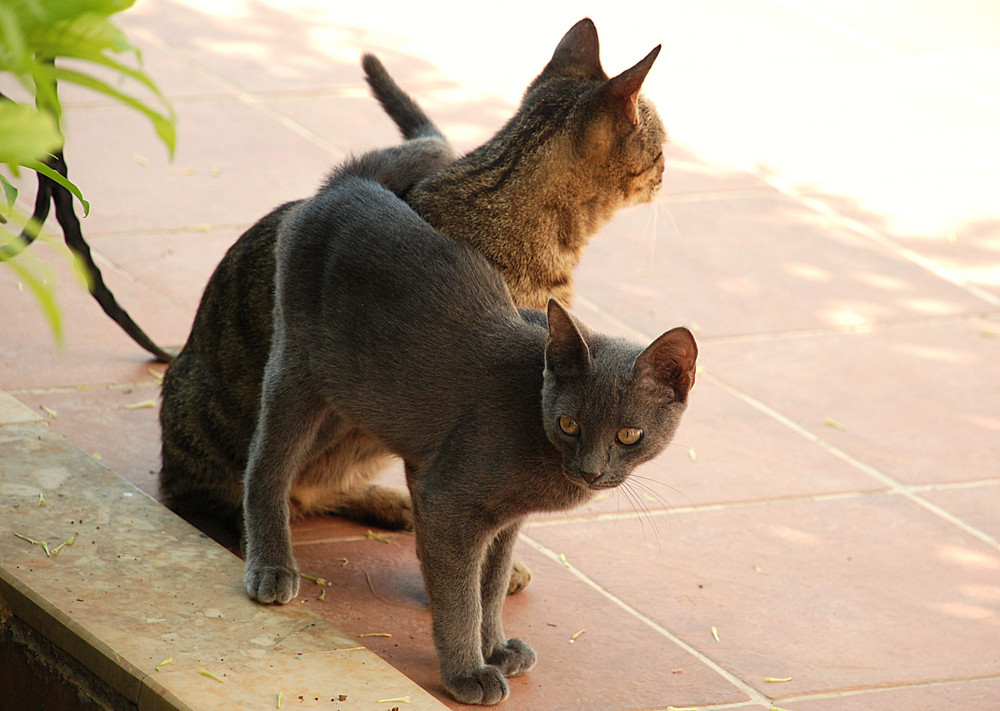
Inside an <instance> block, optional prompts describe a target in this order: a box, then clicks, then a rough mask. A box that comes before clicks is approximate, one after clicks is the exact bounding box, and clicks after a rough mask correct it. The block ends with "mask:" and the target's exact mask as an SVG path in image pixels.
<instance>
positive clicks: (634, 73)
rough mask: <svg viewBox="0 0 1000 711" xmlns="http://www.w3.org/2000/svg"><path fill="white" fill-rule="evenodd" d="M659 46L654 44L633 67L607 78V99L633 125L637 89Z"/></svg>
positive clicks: (654, 58) (643, 79)
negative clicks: (612, 77)
mask: <svg viewBox="0 0 1000 711" xmlns="http://www.w3.org/2000/svg"><path fill="white" fill-rule="evenodd" d="M661 46H662V45H656V46H655V47H653V51H651V52H650V53H649V54H647V55H646V56H645V57H644V58H643V59H642V60H640V62H639V63H638V64H636V65H635V66H634V67H632V68H631V69H626V70H625V71H624V72H622V73H621V74H619V75H618V76H616V77H615V78H614V79H609V80H608V85H607V89H606V92H607V93H606V96H607V97H608V100H609V101H611V102H613V103H614V104H616V106H617V107H619V109H620V110H621V111H622V112H623V114H624V116H625V118H626V119H627V120H628V121H629V122H630V123H631V124H632V125H633V126H635V125H636V124H638V123H639V113H638V111H637V110H636V104H637V103H638V101H639V90H640V89H641V88H642V82H644V81H645V80H646V75H647V74H649V69H650V67H652V66H653V62H654V61H655V60H656V56H657V55H658V54H659V53H660V47H661Z"/></svg>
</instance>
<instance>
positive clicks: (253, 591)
mask: <svg viewBox="0 0 1000 711" xmlns="http://www.w3.org/2000/svg"><path fill="white" fill-rule="evenodd" d="M244 582H245V583H246V586H247V593H248V594H249V595H250V597H251V598H253V599H254V600H256V601H257V602H259V603H262V604H264V605H284V604H285V603H286V602H288V601H289V600H291V599H292V598H293V597H295V596H296V595H298V594H299V571H297V570H296V569H295V568H294V567H292V568H289V567H286V566H273V565H262V566H259V567H257V566H254V567H251V566H250V565H247V572H246V577H245V578H244Z"/></svg>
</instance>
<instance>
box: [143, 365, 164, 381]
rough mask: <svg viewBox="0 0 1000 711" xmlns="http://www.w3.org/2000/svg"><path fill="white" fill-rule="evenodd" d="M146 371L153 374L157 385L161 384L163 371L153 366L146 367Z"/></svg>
mask: <svg viewBox="0 0 1000 711" xmlns="http://www.w3.org/2000/svg"><path fill="white" fill-rule="evenodd" d="M146 372H147V373H149V374H150V375H152V376H153V380H155V381H156V384H157V385H163V372H162V371H159V370H156V369H155V368H146Z"/></svg>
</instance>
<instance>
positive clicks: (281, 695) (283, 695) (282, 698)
mask: <svg viewBox="0 0 1000 711" xmlns="http://www.w3.org/2000/svg"><path fill="white" fill-rule="evenodd" d="M284 700H285V694H284V692H281V691H279V692H278V708H279V709H280V708H281V702H282V701H284Z"/></svg>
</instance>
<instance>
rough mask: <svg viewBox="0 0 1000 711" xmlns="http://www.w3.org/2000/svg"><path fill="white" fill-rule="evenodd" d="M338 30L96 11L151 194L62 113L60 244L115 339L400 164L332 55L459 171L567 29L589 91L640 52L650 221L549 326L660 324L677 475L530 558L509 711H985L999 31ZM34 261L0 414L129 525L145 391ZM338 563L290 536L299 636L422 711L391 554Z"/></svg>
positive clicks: (542, 545)
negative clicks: (677, 344) (124, 40)
mask: <svg viewBox="0 0 1000 711" xmlns="http://www.w3.org/2000/svg"><path fill="white" fill-rule="evenodd" d="M337 5H338V7H337V8H336V9H335V10H334V9H330V8H329V7H328V4H327V3H325V2H320V1H319V0H312V1H311V2H310V1H307V0H301V1H299V2H295V3H284V2H277V0H261V1H258V2H247V1H245V0H226V1H223V0H217V1H214V2H213V1H212V0H209V1H207V2H205V1H202V2H194V0H146V1H145V2H143V3H139V4H138V5H137V7H135V8H134V9H132V10H131V11H129V12H128V13H127V14H126V15H125V16H124V17H123V18H122V24H123V25H124V26H125V27H126V29H127V30H128V32H129V35H130V37H131V38H132V40H133V41H134V42H135V43H136V44H137V45H139V46H140V47H141V48H142V49H143V52H144V56H145V59H146V62H147V68H148V69H149V71H150V72H151V73H152V74H153V76H154V77H155V78H156V79H157V80H158V81H159V82H160V84H161V86H162V88H163V90H164V92H165V93H166V94H167V95H168V96H169V97H170V98H171V99H172V100H173V102H174V106H175V108H176V111H177V114H178V131H179V136H178V146H177V154H176V156H175V158H174V160H173V162H169V161H168V160H167V157H166V155H165V151H164V150H163V148H162V146H160V145H159V144H158V143H157V142H156V139H155V137H154V136H153V134H152V131H151V130H150V128H149V126H148V125H147V124H146V123H145V122H144V121H143V119H141V118H139V117H137V116H134V115H132V114H130V113H128V112H126V111H124V110H122V109H120V108H117V107H114V106H109V105H108V104H107V102H105V101H103V100H101V99H99V98H95V97H93V96H90V95H87V94H86V93H84V92H82V91H77V90H70V91H68V92H67V94H66V98H67V111H66V126H67V133H68V140H69V143H68V148H67V156H68V160H69V163H70V168H71V171H72V175H73V176H74V177H75V178H76V180H77V181H78V183H79V185H80V187H81V188H82V189H83V191H84V193H85V194H86V195H87V197H88V198H89V200H90V201H91V204H92V213H91V215H90V216H89V217H88V218H87V219H86V220H85V221H84V229H85V232H86V234H87V235H88V236H89V238H90V240H91V244H92V246H93V248H94V250H95V252H96V253H97V254H98V259H99V263H100V265H101V266H102V268H103V269H104V273H105V275H106V277H107V279H108V281H109V283H110V284H111V285H112V288H113V289H114V291H115V294H116V295H117V296H118V298H119V300H120V301H121V302H122V304H123V305H124V306H125V307H126V308H127V309H128V310H129V311H130V313H131V314H132V315H133V316H134V317H135V318H136V320H137V321H138V322H139V323H140V324H141V325H142V326H144V327H145V328H146V330H147V331H148V332H149V333H150V334H151V335H152V336H153V337H154V338H155V339H157V340H158V341H159V342H161V343H162V344H164V345H170V346H178V345H180V344H181V343H182V342H183V340H184V339H185V337H186V334H187V330H188V328H189V325H190V321H191V318H192V317H193V314H194V310H195V308H196V306H197V301H198V297H199V295H200V292H201V289H202V287H203V286H204V283H205V281H206V280H207V278H208V275H209V274H210V273H211V270H212V269H213V267H214V265H215V264H216V262H217V261H218V259H219V258H220V256H221V255H222V253H223V252H224V251H225V249H226V248H227V247H228V245H229V244H230V243H231V242H232V241H233V240H234V239H235V238H236V237H237V236H238V235H239V233H240V232H241V231H242V230H243V229H245V228H246V227H247V226H248V225H249V224H251V223H252V222H253V221H254V220H255V219H256V218H257V217H259V216H261V215H263V214H264V213H265V212H266V211H267V210H269V209H270V208H271V207H272V206H274V205H276V204H278V203H280V202H282V201H284V200H287V199H292V198H298V197H302V196H305V195H307V194H309V193H310V192H311V191H312V190H313V189H314V187H315V186H316V185H317V184H318V182H319V181H320V179H321V178H322V176H323V174H324V173H325V171H326V170H327V168H328V167H329V166H331V165H332V164H335V163H336V162H338V161H339V160H341V159H342V158H343V156H344V155H346V154H347V153H348V152H357V151H361V150H365V149H367V148H370V147H374V146H378V145H384V144H387V143H391V142H395V141H396V140H397V138H396V134H395V132H394V129H393V127H392V126H391V124H390V123H389V122H388V120H386V119H385V118H384V117H383V116H382V115H381V113H380V111H379V109H378V108H377V106H376V105H375V103H374V101H373V100H371V99H369V98H368V97H367V95H366V93H365V91H364V88H363V83H362V81H361V73H360V69H359V67H358V57H359V55H360V53H361V52H362V51H375V52H378V53H380V54H381V55H382V56H383V58H384V59H385V61H386V62H387V63H388V65H389V69H390V71H392V72H393V73H394V74H395V75H396V76H397V77H398V79H399V80H400V81H401V82H402V83H403V84H404V85H405V86H406V87H407V88H408V89H410V90H411V92H412V93H413V94H414V95H415V96H417V97H418V98H419V99H420V100H421V101H422V103H423V104H424V106H425V108H426V109H427V110H428V111H429V112H430V113H432V114H433V115H434V116H435V117H436V118H437V119H438V121H439V123H440V125H441V126H442V127H443V129H444V130H445V132H446V133H448V134H449V135H450V136H451V138H452V140H453V142H454V143H455V144H456V146H458V147H459V148H460V149H463V150H464V149H468V148H470V147H472V146H474V145H476V144H478V143H480V142H481V141H483V140H485V138H487V137H488V136H489V135H490V133H491V132H492V131H494V130H496V128H498V127H499V125H500V124H501V123H502V121H503V120H504V118H505V117H506V116H509V115H510V113H511V111H512V110H513V107H514V106H515V105H516V102H517V101H518V99H519V94H520V91H521V90H522V89H523V87H524V86H525V85H526V84H527V83H528V81H530V79H531V78H532V77H533V76H534V74H535V73H537V71H538V70H539V69H540V68H541V67H542V66H543V64H544V63H545V61H547V59H548V56H549V55H550V53H551V51H552V48H553V47H554V45H555V43H556V42H557V41H558V39H559V37H561V35H562V33H563V32H564V31H565V30H566V29H567V28H568V27H569V26H570V25H571V24H572V23H573V22H575V21H576V20H577V19H579V16H580V15H582V14H583V13H584V12H588V13H590V15H591V16H592V17H593V18H594V20H595V22H596V23H597V26H598V29H599V31H600V33H601V41H602V52H603V57H604V62H605V66H606V68H607V69H608V70H609V71H611V72H617V71H620V70H622V69H624V68H626V67H627V66H630V65H631V64H632V63H634V62H635V61H637V60H638V59H639V58H640V57H642V56H643V55H644V54H645V53H646V52H647V51H648V49H649V48H650V47H652V46H653V45H655V44H657V43H660V42H662V43H663V45H664V47H663V52H662V54H661V55H660V57H659V59H658V60H657V63H656V65H655V67H654V68H653V71H652V73H651V75H650V77H649V79H648V80H647V83H646V87H645V88H646V93H647V95H648V96H649V97H650V98H652V99H653V100H654V101H655V102H656V103H657V105H658V107H659V109H660V112H661V114H662V115H663V118H664V121H665V123H666V124H667V126H668V128H669V129H670V131H671V133H672V137H673V142H672V143H671V145H670V146H669V148H668V150H667V171H668V172H667V175H666V180H665V184H664V189H663V192H662V194H661V196H660V198H659V199H658V201H657V203H656V204H655V205H652V206H645V207H640V208H635V209H632V210H631V211H628V212H625V213H622V214H620V215H619V216H618V217H617V218H616V219H615V220H613V221H612V222H611V223H610V224H609V225H608V226H607V227H606V228H605V229H604V230H603V232H602V234H601V235H599V236H598V237H597V238H596V239H595V240H594V242H593V243H592V244H591V246H590V247H589V248H588V251H587V253H586V255H585V257H584V260H583V262H582V263H581V265H580V267H579V269H578V272H577V278H578V281H579V292H580V298H579V302H578V304H577V307H576V312H577V313H578V314H579V315H580V316H581V317H582V318H583V319H584V320H586V321H588V322H589V323H590V324H591V325H593V326H596V327H600V328H602V329H605V330H609V331H614V332H619V333H626V334H631V335H633V336H634V337H636V338H648V337H650V336H653V335H656V334H658V333H660V332H661V331H663V330H665V329H666V328H669V327H671V326H674V325H676V324H679V323H684V324H687V325H689V326H692V327H693V328H696V329H697V331H698V336H699V340H700V345H701V352H702V356H701V364H702V365H703V367H704V372H703V373H702V375H701V376H700V378H699V381H698V384H697V387H696V388H695V390H694V391H693V393H692V402H691V407H690V409H689V411H688V413H687V415H686V420H685V422H684V424H683V426H682V428H681V431H680V432H679V433H678V435H677V438H676V443H675V446H673V447H671V448H670V449H669V450H668V451H667V452H666V453H665V454H664V455H663V456H662V457H661V458H659V459H658V460H656V461H655V462H653V463H651V464H650V465H648V466H646V467H644V468H643V469H642V470H641V471H640V472H638V473H637V476H636V477H635V479H634V482H633V484H632V485H631V492H630V493H629V494H628V495H626V494H625V493H624V492H619V493H617V494H616V495H615V496H612V497H611V498H608V499H606V500H604V501H600V502H597V503H594V504H591V505H590V506H589V507H587V508H584V509H582V510H580V511H577V512H574V513H573V514H572V515H562V516H558V517H545V516H540V517H538V518H536V519H535V520H533V521H532V523H531V525H530V526H529V527H528V529H527V531H526V534H525V537H524V540H523V542H522V543H521V545H520V546H519V551H518V554H519V555H520V556H521V557H522V558H523V559H524V560H525V561H526V562H527V563H528V564H529V565H530V566H531V567H532V569H533V571H534V573H535V579H534V581H533V582H532V584H531V586H530V587H529V588H528V589H527V590H526V591H525V592H524V593H523V594H521V595H519V596H516V597H514V598H512V599H511V600H510V601H509V603H508V605H507V609H506V625H507V629H508V632H509V633H512V634H516V635H520V636H524V637H525V638H527V639H529V640H530V641H531V642H533V643H534V645H535V647H536V649H537V650H538V652H539V657H540V662H539V665H538V667H537V668H536V669H535V670H534V671H533V672H532V673H530V674H528V675H526V676H524V677H521V678H519V679H516V680H513V682H512V689H513V695H512V697H511V700H510V701H508V702H507V706H509V707H510V708H516V709H523V710H526V711H527V710H531V711H533V710H539V711H540V710H542V709H544V710H546V711H549V710H552V709H602V710H603V709H608V710H625V709H666V708H668V707H670V706H674V707H695V706H696V707H698V708H733V709H736V708H739V709H754V708H767V707H769V706H771V705H774V706H779V707H781V708H784V709H789V710H790V711H833V710H836V711H851V710H854V709H859V710H860V709H892V710H893V711H917V710H922V709H929V708H933V709H935V711H946V710H955V711H958V710H961V711H995V709H996V708H998V704H1000V542H998V537H1000V207H998V203H997V198H996V196H997V195H1000V170H998V168H997V166H1000V142H998V141H997V140H996V127H997V125H998V122H1000V72H998V71H996V67H997V66H1000V64H998V63H997V62H996V61H995V60H996V58H997V57H998V56H1000V11H998V9H997V7H996V4H995V3H986V2H977V3H966V4H962V5H961V6H960V7H959V6H957V5H955V4H954V3H951V2H945V0H932V1H930V2H925V3H919V4H916V3H904V2H891V3H888V2H887V3H877V4H875V5H873V4H872V3H870V2H860V1H855V0H848V1H847V2H843V1H842V2H837V3H833V2H825V0H801V1H795V0H788V1H785V2H776V3H766V2H755V3H745V2H737V1H736V0H710V1H708V2H703V3H682V2H662V1H657V2H648V3H642V2H640V3H638V5H637V6H636V4H635V3H633V5H631V6H630V9H629V11H628V13H623V12H622V11H621V9H620V8H619V7H618V6H616V5H614V4H612V3H597V4H596V5H597V6H596V7H592V8H588V9H586V10H566V9H565V8H562V9H559V8H556V9H542V8H541V7H539V6H538V4H537V3H532V4H530V5H529V4H528V3H520V2H514V3H505V4H503V6H502V9H501V8H500V6H497V8H495V9H492V10H479V9H476V8H475V7H474V6H473V5H470V4H468V3H447V4H446V3H440V7H435V8H432V9H430V10H428V9H427V7H426V6H425V5H417V4H407V5H406V6H400V7H392V8H390V9H389V10H388V11H385V12H381V11H380V10H376V9H374V8H376V7H378V8H380V9H381V6H376V5H371V4H367V5H364V6H363V7H362V5H363V4H357V5H352V6H343V7H341V5H343V4H341V3H338V4H337ZM633 6H635V7H633ZM637 17H638V18H641V20H640V21H638V22H637V21H636V19H635V18H637ZM526 18H530V19H526ZM484 27H489V32H487V33H485V34H484V33H483V31H482V30H483V28H484ZM990 67H992V68H993V69H992V70H991V69H990ZM30 193H31V190H30V188H26V189H25V190H24V193H23V196H22V197H23V198H25V199H27V198H29V197H30ZM32 249H33V251H36V252H37V254H38V255H40V256H43V257H44V258H46V259H47V260H48V261H50V262H51V263H52V265H53V268H54V271H55V273H56V278H57V279H58V284H59V293H60V304H61V306H62V310H63V314H64V318H65V321H66V338H65V344H64V346H63V347H62V348H61V349H58V348H56V346H55V345H54V344H53V341H52V338H51V335H50V334H49V332H48V331H47V329H46V327H45V326H44V325H43V324H42V323H41V321H40V319H39V316H38V313H37V310H36V307H35V305H34V304H33V302H32V300H31V298H30V296H29V295H28V294H27V292H25V293H23V294H22V293H20V292H19V290H18V288H17V280H16V278H15V277H14V275H13V274H12V273H11V272H10V271H9V270H6V269H0V292H2V293H3V295H4V296H3V303H4V318H3V326H2V336H0V388H3V389H5V390H7V391H10V392H11V393H12V394H13V395H14V396H16V397H17V398H18V399H20V400H21V401H23V402H24V403H26V404H28V405H29V406H31V407H33V408H36V409H38V408H43V407H44V408H48V410H47V412H48V411H51V413H54V414H49V415H48V416H49V417H50V418H51V419H50V422H51V425H52V427H53V428H54V429H56V430H57V431H59V432H61V433H63V434H65V435H66V436H67V437H69V438H70V439H71V440H73V441H74V442H76V443H77V444H78V445H79V446H80V447H82V448H83V449H85V450H86V451H88V452H97V453H99V454H100V455H101V456H102V457H103V459H104V461H105V462H107V463H108V464H109V465H111V466H112V467H113V468H114V469H115V470H116V471H118V472H119V473H121V474H122V475H123V476H125V477H127V478H128V479H130V480H131V481H133V482H135V483H136V484H138V485H139V486H140V487H142V488H143V489H144V490H146V491H147V492H149V493H150V494H151V495H155V486H156V484H155V472H156V470H157V468H158V455H159V448H158V437H159V433H158V427H157V421H156V409H155V407H138V408H132V409H127V408H126V406H130V405H135V404H141V403H143V402H145V401H148V400H155V398H156V394H157V386H156V381H155V378H154V375H153V374H151V373H150V370H151V369H152V370H154V371H161V370H162V366H151V365H150V363H149V362H148V360H147V359H146V357H145V356H144V354H143V352H141V351H140V350H139V349H138V348H137V347H136V346H134V345H133V344H132V343H131V342H130V341H129V340H128V339H127V338H126V337H125V336H124V335H122V334H121V333H120V332H119V330H118V329H117V327H116V326H114V325H113V324H112V323H111V322H110V321H109V320H108V319H106V318H105V317H104V316H103V314H102V313H100V311H99V310H98V307H97V306H96V304H94V303H93V302H92V301H91V300H90V298H89V297H88V296H87V295H86V294H84V293H82V292H81V290H80V289H79V287H78V286H77V284H76V283H75V282H74V280H73V278H72V276H71V269H70V267H69V266H68V264H67V263H66V262H65V261H64V260H63V259H62V257H61V256H58V255H57V253H56V251H54V250H53V249H52V248H50V247H48V246H40V247H37V248H34V247H33V248H32ZM0 456H2V454H0ZM388 478H389V479H390V480H392V481H395V482H397V483H399V482H401V475H400V472H399V471H398V470H394V471H392V472H390V473H389V474H388ZM366 532H367V529H366V528H364V527H360V526H357V525H355V524H353V523H350V522H346V521H340V520H323V519H310V520H307V521H303V522H301V523H300V524H299V525H297V526H296V529H295V534H296V541H297V543H296V548H297V553H298V556H299V559H300V562H301V565H302V568H303V570H304V571H305V572H308V573H310V574H312V575H316V576H322V577H324V578H326V579H328V580H330V581H331V586H330V589H328V590H327V594H326V596H325V599H324V600H322V601H320V600H319V599H318V594H319V589H318V587H317V586H316V585H315V584H314V583H312V582H305V583H304V584H303V590H302V599H303V601H304V602H303V603H300V604H307V605H309V606H311V607H313V608H314V609H316V610H318V611H320V612H321V613H322V614H323V615H324V616H327V617H328V618H329V619H330V620H331V621H333V622H334V624H335V625H337V626H338V627H340V628H341V629H342V630H344V631H345V632H346V633H347V634H348V635H351V636H355V635H367V634H372V633H389V634H391V635H392V636H391V637H370V636H369V637H363V638H361V639H362V640H363V641H364V642H365V643H366V644H368V645H369V646H370V647H371V648H372V649H373V650H375V651H376V652H377V653H378V654H380V655H383V656H384V657H385V658H386V659H387V660H389V661H390V662H391V663H392V664H394V665H395V666H397V667H398V668H399V669H401V670H402V671H403V672H404V673H406V674H407V675H409V676H411V677H412V678H413V679H414V680H416V681H417V682H418V683H419V684H421V685H423V686H425V687H426V688H428V689H429V690H430V691H431V692H432V693H434V694H436V695H438V696H441V697H442V698H444V696H443V691H442V690H441V688H440V685H439V681H438V674H437V669H436V662H435V657H434V653H433V650H432V648H431V646H430V641H429V615H428V613H427V610H426V607H425V597H424V593H423V589H422V584H421V580H420V575H419V571H418V567H417V563H416V560H415V558H414V555H413V541H412V538H410V537H407V536H402V535H389V536H388V540H389V541H390V542H389V543H383V542H380V541H378V540H375V539H373V538H370V537H368V536H367V535H366ZM561 556H562V558H561ZM563 560H565V563H564V562H563ZM769 678H770V679H787V681H781V682H773V681H772V682H769V681H767V679H769ZM451 705H453V706H456V705H455V704H453V703H452V704H451Z"/></svg>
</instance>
